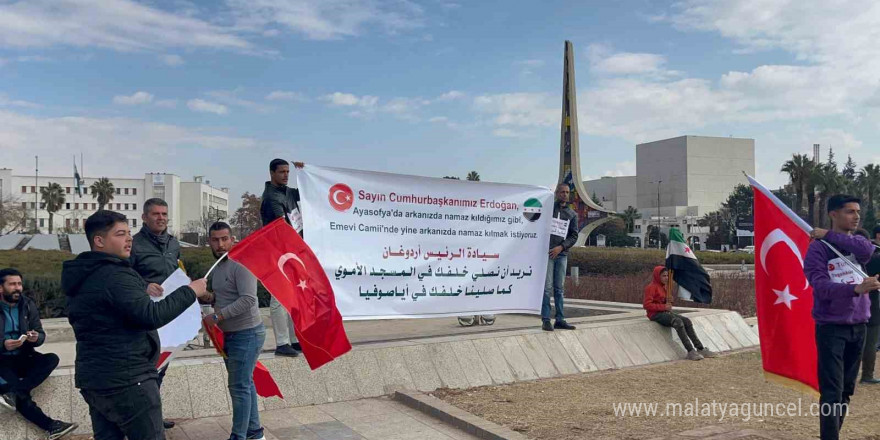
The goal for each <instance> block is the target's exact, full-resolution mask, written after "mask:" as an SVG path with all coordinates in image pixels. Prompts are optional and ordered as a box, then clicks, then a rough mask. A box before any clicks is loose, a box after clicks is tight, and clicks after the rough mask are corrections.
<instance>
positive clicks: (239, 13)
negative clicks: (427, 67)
mask: <svg viewBox="0 0 880 440" xmlns="http://www.w3.org/2000/svg"><path fill="white" fill-rule="evenodd" d="M228 3H229V4H230V5H231V6H232V9H233V12H234V15H235V17H236V26H237V27H238V28H242V29H254V30H257V29H263V28H266V27H269V26H281V27H284V28H287V29H289V30H291V31H293V32H296V33H299V34H302V35H304V36H305V37H306V38H308V39H312V40H336V39H342V38H346V37H354V36H358V35H361V34H363V33H364V32H365V31H366V30H367V29H369V28H374V27H378V28H381V29H383V30H384V31H385V32H387V33H389V34H395V33H398V32H402V31H408V30H412V29H416V28H420V27H422V26H423V25H424V23H423V18H422V17H423V15H424V11H423V9H422V7H421V6H419V5H417V4H415V3H412V2H411V1H409V0H228Z"/></svg>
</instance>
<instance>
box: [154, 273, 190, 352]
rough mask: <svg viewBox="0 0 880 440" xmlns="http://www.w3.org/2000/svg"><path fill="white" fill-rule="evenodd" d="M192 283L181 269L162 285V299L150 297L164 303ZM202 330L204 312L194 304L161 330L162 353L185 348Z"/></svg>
mask: <svg viewBox="0 0 880 440" xmlns="http://www.w3.org/2000/svg"><path fill="white" fill-rule="evenodd" d="M189 283H190V279H189V277H188V276H186V273H184V272H183V270H181V269H177V270H175V271H174V273H172V274H171V276H169V277H168V279H166V280H165V281H164V282H163V283H162V289H163V290H164V292H163V293H162V296H161V297H150V299H152V300H153V301H162V300H163V299H165V297H166V296H168V295H170V294H171V293H172V292H174V291H175V290H177V289H179V288H180V287H182V286H186V285H188V284H189ZM201 328H202V312H201V308H200V307H199V302H198V301H196V302H194V303H193V304H192V305H191V306H189V307H188V308H187V309H186V310H185V311H184V312H183V313H181V314H180V316H178V317H177V318H174V320H173V321H171V322H169V323H168V324H165V325H164V326H162V328H160V329H159V342H160V343H161V344H162V351H173V349H175V348H179V347H183V346H185V345H186V344H187V343H188V342H189V341H191V340H192V339H193V338H195V337H196V336H198V334H199V329H201Z"/></svg>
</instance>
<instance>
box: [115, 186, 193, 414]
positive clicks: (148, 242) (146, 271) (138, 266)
mask: <svg viewBox="0 0 880 440" xmlns="http://www.w3.org/2000/svg"><path fill="white" fill-rule="evenodd" d="M141 220H142V221H143V226H141V230H140V232H138V233H137V234H134V236H133V237H132V241H131V257H129V259H128V262H129V263H131V268H132V269H134V271H135V272H137V273H138V275H140V276H141V278H143V279H144V281H146V282H147V293H148V294H149V295H150V296H162V293H163V291H162V283H163V282H165V279H166V278H168V277H170V276H171V274H172V273H174V271H176V270H177V268H178V267H179V266H178V264H179V263H178V261H179V260H180V242H179V241H177V239H176V238H174V236H173V235H171V234H169V233H168V203H166V202H165V201H164V200H162V199H157V198H153V199H149V200H147V201H146V202H144V213H143V215H141ZM167 370H168V367H167V366H166V367H165V368H163V369H162V370H161V371H159V380H158V382H157V383H158V384H159V386H160V387H161V386H162V379H164V378H165V372H166V371H167ZM163 424H164V425H165V429H171V428H173V427H174V422H172V421H171V420H164V421H163Z"/></svg>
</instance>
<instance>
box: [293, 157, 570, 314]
mask: <svg viewBox="0 0 880 440" xmlns="http://www.w3.org/2000/svg"><path fill="white" fill-rule="evenodd" d="M297 182H298V186H299V191H300V196H301V198H302V201H301V205H302V216H303V229H304V238H305V240H306V243H307V244H308V245H309V246H310V247H311V248H312V250H313V251H314V252H315V255H316V256H317V257H318V260H320V261H321V264H322V266H323V267H324V270H325V271H326V272H327V276H328V277H329V278H330V282H331V284H332V285H333V291H334V293H335V294H336V303H337V306H338V307H339V311H340V312H341V313H342V316H343V318H344V319H391V318H400V317H408V318H428V317H440V316H457V315H468V314H492V313H534V314H538V313H540V308H541V301H542V298H543V291H544V281H545V275H546V271H547V258H548V257H547V252H548V243H549V240H550V229H551V228H550V220H551V217H552V212H553V205H552V203H553V193H552V191H551V190H550V189H548V188H543V187H538V186H527V185H509V184H496V183H488V182H462V181H455V180H448V179H434V178H425V177H415V176H405V175H398V174H387V173H377V172H370V171H356V170H347V169H340V168H329V167H320V166H314V165H309V166H308V167H306V168H305V169H303V170H298V172H297Z"/></svg>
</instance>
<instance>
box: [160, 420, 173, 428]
mask: <svg viewBox="0 0 880 440" xmlns="http://www.w3.org/2000/svg"><path fill="white" fill-rule="evenodd" d="M162 426H164V427H165V429H171V428H173V427H174V422H172V421H171V420H162Z"/></svg>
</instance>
